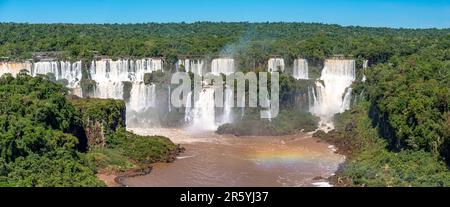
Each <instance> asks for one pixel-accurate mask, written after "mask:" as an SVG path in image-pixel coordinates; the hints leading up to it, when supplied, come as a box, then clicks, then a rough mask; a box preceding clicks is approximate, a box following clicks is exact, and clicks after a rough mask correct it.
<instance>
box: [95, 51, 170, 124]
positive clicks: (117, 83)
mask: <svg viewBox="0 0 450 207" xmlns="http://www.w3.org/2000/svg"><path fill="white" fill-rule="evenodd" d="M162 65H163V63H162V60H160V59H151V58H147V59H140V60H127V59H120V60H111V59H102V60H97V61H92V63H91V68H90V76H91V79H92V80H94V81H95V82H96V83H97V84H96V87H95V89H94V91H93V93H92V94H91V95H92V97H95V98H103V99H106V98H111V99H118V100H123V99H124V95H125V91H124V87H125V84H124V82H129V83H131V89H130V98H129V100H128V101H127V117H129V118H130V119H136V118H133V117H138V116H139V117H141V118H140V119H137V120H135V121H134V122H138V123H135V124H140V123H143V124H149V123H152V122H151V120H147V119H146V118H145V119H144V118H142V116H143V114H144V113H145V112H146V111H148V110H149V109H150V108H155V107H156V85H154V84H150V85H146V84H145V83H144V76H145V74H146V73H151V72H155V71H157V70H162ZM149 119H151V117H150V116H149ZM134 122H133V123H134Z"/></svg>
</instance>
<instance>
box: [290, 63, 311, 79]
mask: <svg viewBox="0 0 450 207" xmlns="http://www.w3.org/2000/svg"><path fill="white" fill-rule="evenodd" d="M293 77H294V78H295V79H297V80H308V79H309V67H308V61H307V60H305V59H296V60H294V69H293Z"/></svg>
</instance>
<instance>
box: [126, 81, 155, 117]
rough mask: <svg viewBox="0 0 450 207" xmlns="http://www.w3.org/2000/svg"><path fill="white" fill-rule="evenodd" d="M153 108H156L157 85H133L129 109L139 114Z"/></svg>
mask: <svg viewBox="0 0 450 207" xmlns="http://www.w3.org/2000/svg"><path fill="white" fill-rule="evenodd" d="M152 107H156V85H155V84H152V85H145V84H144V83H136V84H133V87H132V88H131V93H130V103H129V109H130V110H133V111H137V112H139V111H146V110H148V109H149V108H152Z"/></svg>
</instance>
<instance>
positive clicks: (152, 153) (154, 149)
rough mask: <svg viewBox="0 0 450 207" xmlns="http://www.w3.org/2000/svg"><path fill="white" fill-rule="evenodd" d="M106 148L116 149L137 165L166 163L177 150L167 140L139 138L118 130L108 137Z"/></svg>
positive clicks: (150, 137)
mask: <svg viewBox="0 0 450 207" xmlns="http://www.w3.org/2000/svg"><path fill="white" fill-rule="evenodd" d="M108 146H109V147H111V148H113V149H118V150H120V152H121V153H122V154H123V155H125V156H126V157H128V158H129V159H130V160H132V161H134V162H135V163H138V164H144V165H145V164H147V165H148V164H151V163H155V162H168V161H170V159H171V158H172V157H171V156H172V155H174V154H173V153H174V152H175V150H176V149H177V146H176V145H174V144H173V143H172V142H171V141H170V140H169V139H168V138H166V137H161V136H139V135H135V134H133V133H131V132H127V131H126V130H125V129H123V128H120V129H118V130H117V131H116V133H115V134H113V135H111V136H110V137H108Z"/></svg>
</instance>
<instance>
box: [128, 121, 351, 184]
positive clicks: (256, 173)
mask: <svg viewBox="0 0 450 207" xmlns="http://www.w3.org/2000/svg"><path fill="white" fill-rule="evenodd" d="M129 130H130V131H133V132H135V133H137V134H141V135H163V136H167V137H170V138H171V140H172V141H173V142H175V143H177V144H181V145H182V146H183V147H185V148H186V151H185V152H184V153H183V154H181V155H180V156H179V157H178V159H177V160H176V161H175V162H174V163H168V164H167V163H161V164H155V165H154V169H153V171H152V173H150V174H149V175H146V176H141V177H134V178H126V179H124V180H122V182H123V184H125V185H127V186H133V187H279V186H282V187H283V186H284V187H295V186H318V187H328V186H330V185H329V184H328V183H327V182H326V178H327V177H330V176H332V175H334V172H336V170H337V168H338V166H339V164H340V163H342V162H343V161H344V159H345V157H344V156H341V155H338V154H335V153H334V151H335V149H334V147H333V146H330V145H329V144H326V143H321V142H318V141H317V140H316V139H314V138H312V137H311V135H309V134H298V135H290V136H281V137H235V136H232V135H217V134H215V133H213V132H201V133H191V132H189V131H187V130H180V129H129Z"/></svg>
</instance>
